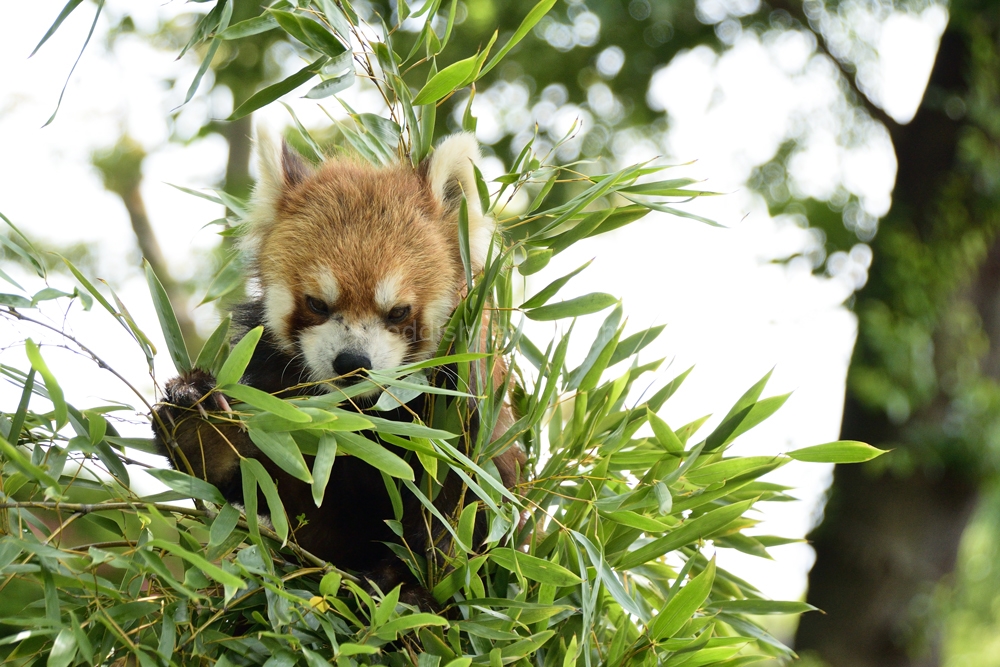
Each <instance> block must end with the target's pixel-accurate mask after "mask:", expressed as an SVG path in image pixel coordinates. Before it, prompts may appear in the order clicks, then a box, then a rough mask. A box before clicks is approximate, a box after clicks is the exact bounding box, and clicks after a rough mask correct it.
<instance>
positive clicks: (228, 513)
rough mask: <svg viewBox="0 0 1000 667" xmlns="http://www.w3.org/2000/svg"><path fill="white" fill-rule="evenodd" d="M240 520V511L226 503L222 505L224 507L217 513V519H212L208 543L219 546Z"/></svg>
mask: <svg viewBox="0 0 1000 667" xmlns="http://www.w3.org/2000/svg"><path fill="white" fill-rule="evenodd" d="M239 520H240V511H239V510H238V509H236V508H235V507H233V506H232V505H230V504H229V503H225V504H224V505H222V509H221V510H219V513H218V514H216V515H215V519H213V520H212V527H211V529H209V532H208V544H209V546H219V545H220V544H222V543H223V542H225V541H226V539H227V538H228V537H229V535H230V534H231V533H232V532H233V529H234V528H236V524H237V523H238V522H239Z"/></svg>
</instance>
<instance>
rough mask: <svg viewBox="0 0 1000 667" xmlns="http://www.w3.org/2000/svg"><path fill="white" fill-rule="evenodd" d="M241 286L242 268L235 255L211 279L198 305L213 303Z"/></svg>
mask: <svg viewBox="0 0 1000 667" xmlns="http://www.w3.org/2000/svg"><path fill="white" fill-rule="evenodd" d="M242 284H243V267H242V266H241V263H240V261H239V260H238V259H237V257H236V255H233V256H232V257H230V258H229V259H228V260H226V263H225V264H223V265H222V268H221V269H219V272H218V273H216V274H215V276H214V277H213V278H212V282H211V283H209V285H208V289H207V290H205V297H204V298H203V299H202V300H201V302H200V303H199V304H198V305H199V306H201V305H204V304H206V303H208V302H209V301H215V300H216V299H219V298H221V297H224V296H225V295H227V294H229V293H230V292H232V291H233V290H234V289H236V288H237V287H239V286H240V285H242Z"/></svg>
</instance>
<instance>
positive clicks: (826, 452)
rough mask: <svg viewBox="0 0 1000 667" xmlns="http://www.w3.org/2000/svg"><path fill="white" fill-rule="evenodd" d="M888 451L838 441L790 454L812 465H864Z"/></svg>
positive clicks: (861, 443) (851, 442)
mask: <svg viewBox="0 0 1000 667" xmlns="http://www.w3.org/2000/svg"><path fill="white" fill-rule="evenodd" d="M886 451H887V450H884V449H878V448H876V447H872V446H871V445H869V444H866V443H864V442H857V441H855V440H838V441H837V442H828V443H826V444H825V445H813V446H812V447H803V448H802V449H796V450H794V451H791V452H788V456H790V457H792V458H793V459H795V460H796V461H809V462H810V463H864V462H865V461H871V460H872V459H874V458H876V457H879V456H882V455H883V454H885V453H886Z"/></svg>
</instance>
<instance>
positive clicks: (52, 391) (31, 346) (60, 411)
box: [24, 338, 69, 428]
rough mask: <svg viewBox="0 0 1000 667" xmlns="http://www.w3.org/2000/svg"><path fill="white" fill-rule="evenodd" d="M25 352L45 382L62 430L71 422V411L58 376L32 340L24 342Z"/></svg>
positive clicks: (57, 423) (56, 418) (57, 426)
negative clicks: (57, 379) (57, 378)
mask: <svg viewBox="0 0 1000 667" xmlns="http://www.w3.org/2000/svg"><path fill="white" fill-rule="evenodd" d="M24 351H25V353H26V354H27V355H28V361H30V362H31V367H32V368H34V369H35V370H36V371H38V374H39V375H41V376H42V381H43V382H45V390H46V391H47V392H48V394H49V400H50V401H52V409H53V412H54V415H55V420H56V428H62V427H63V426H65V425H66V423H67V422H68V421H69V411H68V409H67V407H66V399H65V398H63V390H62V387H60V386H59V383H58V382H57V381H56V376H55V375H53V374H52V371H50V370H49V367H48V366H47V365H46V363H45V360H44V359H42V353H41V351H40V350H39V349H38V346H37V345H35V342H34V341H33V340H31V339H30V338H29V339H28V340H26V341H24Z"/></svg>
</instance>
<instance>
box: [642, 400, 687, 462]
mask: <svg viewBox="0 0 1000 667" xmlns="http://www.w3.org/2000/svg"><path fill="white" fill-rule="evenodd" d="M646 418H647V419H648V420H649V425H650V426H651V427H652V428H653V435H655V436H656V441H657V442H658V443H660V446H661V447H663V448H664V449H665V450H667V451H668V452H671V453H674V454H680V453H681V452H683V451H684V443H683V442H681V440H680V438H678V437H677V434H676V433H674V431H673V429H671V428H670V427H669V426H668V425H667V422H665V421H663V420H662V419H660V417H659V416H658V415H657V414H656V413H655V412H653V411H652V410H650V409H649V408H646Z"/></svg>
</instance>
